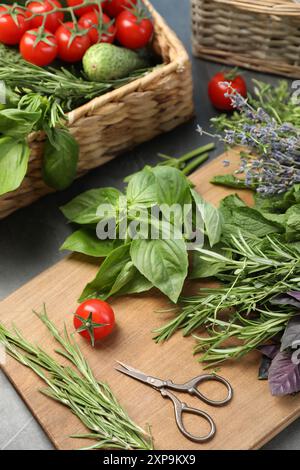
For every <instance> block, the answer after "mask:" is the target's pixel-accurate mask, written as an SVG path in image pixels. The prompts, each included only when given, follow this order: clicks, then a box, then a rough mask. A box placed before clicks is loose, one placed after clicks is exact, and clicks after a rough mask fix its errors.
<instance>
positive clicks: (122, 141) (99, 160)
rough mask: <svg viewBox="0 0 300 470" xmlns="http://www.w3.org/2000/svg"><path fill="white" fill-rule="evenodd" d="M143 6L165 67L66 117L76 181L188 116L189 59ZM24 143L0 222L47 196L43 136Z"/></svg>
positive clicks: (190, 106)
mask: <svg viewBox="0 0 300 470" xmlns="http://www.w3.org/2000/svg"><path fill="white" fill-rule="evenodd" d="M144 2H145V4H146V5H147V7H148V8H149V10H150V12H151V14H152V16H153V20H154V23H155V38H154V48H155V50H156V52H158V53H159V54H160V55H161V56H162V58H163V60H164V64H165V65H163V66H162V67H158V68H157V69H155V70H154V71H153V72H151V73H149V74H148V75H146V76H144V77H142V78H140V79H137V80H135V81H133V82H131V83H129V84H128V85H125V86H124V87H121V88H119V89H117V90H114V91H112V92H110V93H107V94H105V95H103V96H101V97H99V98H96V99H94V100H92V101H90V102H89V103H87V104H85V105H84V106H81V107H80V108H77V109H75V110H74V111H72V112H71V113H69V115H68V117H69V128H70V131H71V133H72V134H73V135H74V137H75V138H76V139H77V141H78V143H79V145H80V158H79V165H78V176H81V175H83V174H84V173H86V172H87V171H89V170H91V169H92V168H95V167H98V166H100V165H103V164H104V163H106V162H108V161H109V160H111V159H113V158H114V157H115V156H116V155H118V154H120V153H121V152H123V151H125V150H126V149H129V148H132V147H134V146H136V145H137V144H139V143H141V142H145V141H147V140H149V139H152V138H153V137H155V136H157V135H159V134H161V133H163V132H167V131H170V130H171V129H173V128H175V127H176V126H178V125H179V124H181V123H183V122H185V121H187V120H189V119H190V118H191V117H192V116H193V113H194V107H193V89H192V74H191V64H190V61H189V58H188V55H187V53H186V51H185V49H184V47H183V45H182V44H181V42H180V41H179V39H178V38H177V37H176V35H175V34H174V33H173V32H172V31H171V30H170V28H169V27H168V26H167V25H166V23H165V22H164V20H163V19H162V18H161V16H160V15H159V14H158V13H157V12H156V11H155V10H154V9H153V7H152V6H151V4H150V3H149V2H148V0H144ZM29 142H30V146H31V149H32V152H31V157H30V162H29V167H28V172H27V175H26V177H25V179H24V181H23V183H22V185H21V187H20V188H19V189H18V190H16V191H13V192H11V193H8V194H5V195H4V196H1V197H0V219H1V218H3V217H6V216H7V215H8V214H10V213H11V212H13V211H15V210H16V209H19V208H20V207H23V206H27V205H29V204H31V203H32V202H33V201H35V200H37V199H39V198H40V197H41V196H43V195H45V194H47V193H49V192H51V189H50V188H49V187H48V186H46V185H45V183H44V182H43V180H42V176H41V163H42V156H43V142H44V135H43V133H34V134H31V135H30V136H29Z"/></svg>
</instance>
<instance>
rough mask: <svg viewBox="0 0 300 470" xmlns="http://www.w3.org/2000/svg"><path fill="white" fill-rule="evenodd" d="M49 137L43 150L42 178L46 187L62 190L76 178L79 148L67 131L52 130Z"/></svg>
mask: <svg viewBox="0 0 300 470" xmlns="http://www.w3.org/2000/svg"><path fill="white" fill-rule="evenodd" d="M51 135H52V141H51V142H50V140H49V139H48V140H47V141H46V145H45V149H44V157H43V178H44V181H45V183H46V184H47V185H48V186H50V187H52V188H55V189H58V190H62V189H65V188H67V187H68V186H70V184H71V183H72V182H73V181H74V179H75V177H76V172H77V163H78V156H79V146H78V144H77V142H76V140H75V139H74V137H73V136H72V135H71V134H70V132H69V131H68V130H67V129H59V128H58V129H53V130H52V133H51Z"/></svg>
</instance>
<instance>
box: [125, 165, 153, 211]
mask: <svg viewBox="0 0 300 470" xmlns="http://www.w3.org/2000/svg"><path fill="white" fill-rule="evenodd" d="M126 195H127V199H128V204H129V205H139V204H143V205H145V206H147V205H152V204H156V203H157V186H156V180H155V176H154V174H153V172H152V170H151V168H150V167H145V168H144V169H143V170H142V171H139V172H138V173H136V174H135V175H133V177H132V178H130V181H129V183H128V186H127V191H126Z"/></svg>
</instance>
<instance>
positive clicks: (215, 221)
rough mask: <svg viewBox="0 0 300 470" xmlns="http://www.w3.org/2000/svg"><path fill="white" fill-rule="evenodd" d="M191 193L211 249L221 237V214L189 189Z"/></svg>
mask: <svg viewBox="0 0 300 470" xmlns="http://www.w3.org/2000/svg"><path fill="white" fill-rule="evenodd" d="M191 193H192V196H193V198H194V201H195V203H196V206H197V209H198V211H199V212H200V214H201V217H202V220H203V223H204V226H205V230H206V234H207V237H208V240H209V243H210V246H211V247H212V246H214V245H216V244H217V243H218V242H219V241H220V238H221V235H222V226H223V220H222V216H221V213H220V211H219V209H217V208H216V207H215V206H213V205H212V204H210V203H209V202H206V201H205V200H204V199H203V198H202V197H201V196H200V195H199V194H198V193H197V192H196V191H195V190H194V189H191Z"/></svg>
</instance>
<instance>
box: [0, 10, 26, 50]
mask: <svg viewBox="0 0 300 470" xmlns="http://www.w3.org/2000/svg"><path fill="white" fill-rule="evenodd" d="M12 11H13V10H12V8H11V7H9V6H1V7H0V13H1V15H0V42H2V43H3V44H7V45H9V46H13V45H15V44H19V42H20V39H21V37H22V36H23V34H24V33H25V32H26V31H27V29H28V28H29V22H28V18H27V15H26V13H25V11H24V10H22V9H21V8H17V9H14V14H15V20H16V21H15V20H14V18H13V17H12V16H11V13H12ZM3 12H7V15H6V14H5V13H4V14H3Z"/></svg>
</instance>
